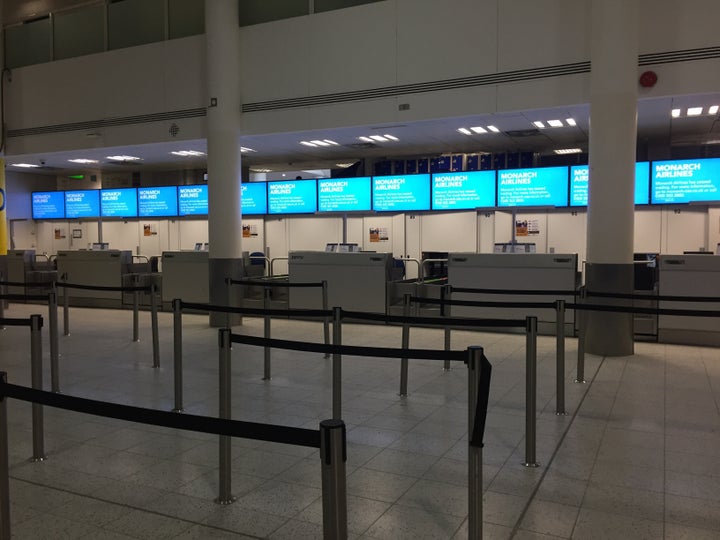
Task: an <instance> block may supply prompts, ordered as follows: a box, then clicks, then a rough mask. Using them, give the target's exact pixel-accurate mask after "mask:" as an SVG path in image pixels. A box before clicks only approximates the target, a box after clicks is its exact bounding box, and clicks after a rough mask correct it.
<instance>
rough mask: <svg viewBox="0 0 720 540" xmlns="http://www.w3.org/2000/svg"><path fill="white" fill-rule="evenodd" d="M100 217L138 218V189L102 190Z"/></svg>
mask: <svg viewBox="0 0 720 540" xmlns="http://www.w3.org/2000/svg"><path fill="white" fill-rule="evenodd" d="M100 215H101V216H102V217H137V215H138V208H137V189H135V188H120V189H101V190H100Z"/></svg>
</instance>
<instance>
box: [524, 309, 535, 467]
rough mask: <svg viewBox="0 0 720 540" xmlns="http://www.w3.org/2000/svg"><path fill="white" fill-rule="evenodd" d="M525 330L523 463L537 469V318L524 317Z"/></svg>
mask: <svg viewBox="0 0 720 540" xmlns="http://www.w3.org/2000/svg"><path fill="white" fill-rule="evenodd" d="M525 321H526V330H525V343H526V345H525V462H524V463H523V465H525V466H526V467H538V466H539V463H538V462H537V460H536V458H535V450H536V449H535V438H536V428H537V410H536V409H537V317H526V318H525Z"/></svg>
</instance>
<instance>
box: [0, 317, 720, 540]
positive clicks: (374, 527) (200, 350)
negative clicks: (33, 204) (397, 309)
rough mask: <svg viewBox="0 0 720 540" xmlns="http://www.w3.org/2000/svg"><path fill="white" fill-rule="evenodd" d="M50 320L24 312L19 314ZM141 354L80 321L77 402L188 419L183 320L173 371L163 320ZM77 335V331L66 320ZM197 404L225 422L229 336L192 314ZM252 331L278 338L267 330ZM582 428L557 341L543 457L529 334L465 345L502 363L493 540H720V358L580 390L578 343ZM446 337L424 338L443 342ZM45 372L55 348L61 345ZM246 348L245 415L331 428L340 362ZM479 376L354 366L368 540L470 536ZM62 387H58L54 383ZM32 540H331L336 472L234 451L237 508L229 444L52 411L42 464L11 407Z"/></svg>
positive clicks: (191, 398) (476, 336)
mask: <svg viewBox="0 0 720 540" xmlns="http://www.w3.org/2000/svg"><path fill="white" fill-rule="evenodd" d="M34 312H39V313H43V309H42V308H41V307H38V306H25V305H17V304H14V305H12V306H11V308H10V310H9V311H8V312H7V316H17V317H24V316H27V315H28V314H30V313H34ZM141 322H142V324H143V328H142V332H141V334H142V335H141V337H142V338H143V340H142V341H141V342H139V343H133V342H131V314H130V312H128V311H111V310H88V309H85V310H84V309H73V311H72V334H71V335H70V336H68V337H63V336H61V337H60V350H61V353H62V357H61V359H60V365H61V370H60V377H61V378H60V382H61V389H62V391H63V392H64V393H66V394H72V395H79V396H84V397H91V398H94V399H101V400H108V401H114V402H119V403H128V404H133V405H139V406H144V407H153V408H159V409H163V410H170V409H171V408H172V406H173V382H172V368H171V366H172V320H171V315H170V314H167V313H163V314H161V315H160V331H161V340H160V346H161V354H162V367H161V368H160V369H159V370H153V369H152V367H151V365H152V359H151V340H150V336H149V330H147V328H148V327H149V324H147V323H148V315H147V313H143V314H141ZM61 323H62V321H61ZM184 323H185V324H184V329H185V330H184V362H185V405H186V408H187V410H188V411H189V412H192V413H197V414H208V415H216V414H217V408H218V404H217V393H218V392H217V379H218V376H217V372H218V365H217V364H218V360H217V359H218V352H217V329H211V328H208V326H207V317H205V316H186V317H185V319H184ZM235 330H236V331H237V332H244V333H250V334H254V335H260V334H261V332H262V321H260V320H257V319H246V320H245V324H244V325H243V326H242V327H236V329H235ZM273 334H274V337H283V338H287V339H303V340H313V341H321V339H322V328H321V326H320V325H319V324H317V323H310V322H289V321H276V322H274V323H273ZM343 338H344V342H345V343H346V344H357V345H368V344H370V345H380V346H398V345H399V343H400V330H399V329H398V328H392V327H383V326H364V325H346V326H345V327H344V328H343ZM567 342H568V343H567V359H568V361H567V403H568V412H569V413H570V414H569V415H568V416H556V415H555V414H554V403H555V396H554V388H555V382H554V373H555V351H554V339H553V338H549V337H541V338H540V340H539V345H538V354H539V358H538V360H539V368H538V411H539V417H538V423H537V426H538V428H537V433H538V437H537V449H538V460H539V461H540V464H541V466H540V467H539V468H537V469H529V468H525V467H524V466H523V465H522V462H523V461H524V447H525V446H524V391H525V383H524V336H520V335H508V334H482V333H472V332H457V333H454V334H453V348H457V349H459V348H464V347H466V346H468V345H482V346H483V347H485V351H486V355H487V356H488V358H489V359H490V361H491V362H492V364H493V366H494V370H493V381H492V393H491V400H490V401H491V409H490V412H489V415H488V421H487V430H486V436H485V442H486V445H485V449H484V483H485V488H486V491H485V495H484V521H485V525H484V532H485V538H497V539H506V538H515V539H518V540H519V539H523V540H529V539H536V540H537V539H555V538H579V539H595V538H608V539H613V540H617V539H636V538H651V539H656V538H660V539H661V538H665V539H673V540H679V539H692V540H702V539H711V538H720V460H719V459H718V458H717V456H718V455H719V454H720V414H719V408H718V404H719V402H720V351H718V350H715V349H706V348H698V347H679V346H669V345H657V344H647V343H638V344H636V354H635V355H634V356H632V357H627V358H599V357H593V356H589V357H588V360H587V368H586V378H587V380H588V384H586V385H578V384H574V383H573V382H572V381H573V379H574V365H575V362H574V359H575V352H576V348H575V347H576V341H575V340H574V339H568V340H567ZM28 343H29V340H28V330H27V329H25V328H8V329H6V330H4V331H2V332H0V351H1V353H0V354H1V356H0V369H2V370H5V371H7V372H8V374H9V380H10V382H14V383H18V384H29V374H30V368H29V351H28ZM442 343H443V341H442V334H441V333H440V332H439V331H435V330H427V329H418V330H413V331H412V333H411V345H412V346H413V347H427V348H440V347H442ZM44 352H45V364H46V366H47V364H48V361H47V358H48V344H47V336H45V344H44ZM262 357H263V355H262V350H256V349H252V348H250V347H245V346H238V345H236V346H235V347H234V350H233V381H232V384H233V415H234V418H236V419H244V420H252V421H261V422H270V423H277V424H285V425H291V426H303V427H311V428H317V424H318V421H319V420H320V419H323V418H327V417H329V416H330V409H331V407H330V392H329V383H330V380H331V379H330V376H331V374H330V363H329V361H328V360H325V359H323V358H322V357H320V356H319V355H316V354H305V353H292V352H289V351H275V352H274V354H273V375H274V377H273V379H272V380H271V381H269V382H266V381H262V380H261V376H262ZM466 375H467V374H466V368H465V367H464V366H463V365H456V366H454V369H453V370H452V371H450V372H448V373H445V372H443V371H442V369H441V368H440V366H439V365H438V364H437V363H436V362H430V361H411V364H410V379H409V390H410V396H409V397H407V398H400V397H398V395H397V391H398V385H399V361H397V360H381V359H364V358H351V357H347V358H345V359H344V362H343V393H344V400H343V401H344V402H343V407H344V409H343V410H344V414H343V416H344V418H345V421H346V422H347V424H348V440H349V448H348V470H347V473H348V494H349V495H348V506H349V529H350V533H351V538H362V539H388V540H389V539H392V540H399V539H413V540H414V539H421V538H466V537H467V521H466V518H467V490H466V476H467V462H466V460H467V438H466V437H467V404H466V399H467V393H466V385H467V382H466ZM45 380H46V387H47V386H48V385H49V373H48V371H47V369H46V379H45ZM9 424H10V436H9V443H10V460H11V469H10V477H11V479H10V487H11V503H12V529H13V537H14V538H27V539H44V538H48V539H59V538H88V539H94V540H101V539H108V540H110V539H126V538H148V539H151V538H152V539H154V538H182V539H193V538H195V539H206V538H273V539H293V540H297V539H303V538H321V536H322V528H321V524H322V505H321V500H320V493H321V492H320V460H319V457H318V455H317V452H316V451H315V450H312V449H306V448H300V447H293V446H285V445H278V444H269V443H258V442H255V441H249V440H234V442H233V493H234V494H235V495H236V496H237V497H238V500H237V502H235V503H234V504H232V505H230V506H218V505H216V504H214V503H213V498H214V497H215V496H216V495H217V482H218V480H217V477H218V472H217V454H218V450H217V438H216V437H213V436H207V435H203V434H196V433H188V432H176V431H173V430H169V429H159V428H153V427H149V426H144V425H138V424H130V423H127V422H121V421H115V420H107V419H103V418H99V417H95V416H91V415H82V414H77V413H69V412H63V411H58V410H52V409H49V408H45V439H46V450H47V454H48V459H47V461H45V462H42V463H29V462H28V461H27V458H28V457H29V456H30V455H31V431H30V406H29V405H28V404H26V403H20V402H15V401H13V400H10V405H9Z"/></svg>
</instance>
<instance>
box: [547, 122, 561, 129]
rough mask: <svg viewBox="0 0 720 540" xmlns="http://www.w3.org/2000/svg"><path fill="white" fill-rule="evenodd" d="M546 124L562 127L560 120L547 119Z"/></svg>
mask: <svg viewBox="0 0 720 540" xmlns="http://www.w3.org/2000/svg"><path fill="white" fill-rule="evenodd" d="M548 125H549V126H550V127H554V128H558V127H563V123H562V122H561V121H560V120H548Z"/></svg>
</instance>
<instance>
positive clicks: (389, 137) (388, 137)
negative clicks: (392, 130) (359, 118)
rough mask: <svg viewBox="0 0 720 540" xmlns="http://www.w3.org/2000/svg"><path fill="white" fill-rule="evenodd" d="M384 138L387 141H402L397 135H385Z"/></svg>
mask: <svg viewBox="0 0 720 540" xmlns="http://www.w3.org/2000/svg"><path fill="white" fill-rule="evenodd" d="M384 137H385V138H386V139H390V140H391V141H399V140H400V139H398V138H397V137H396V136H395V135H387V134H385V135H384Z"/></svg>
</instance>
